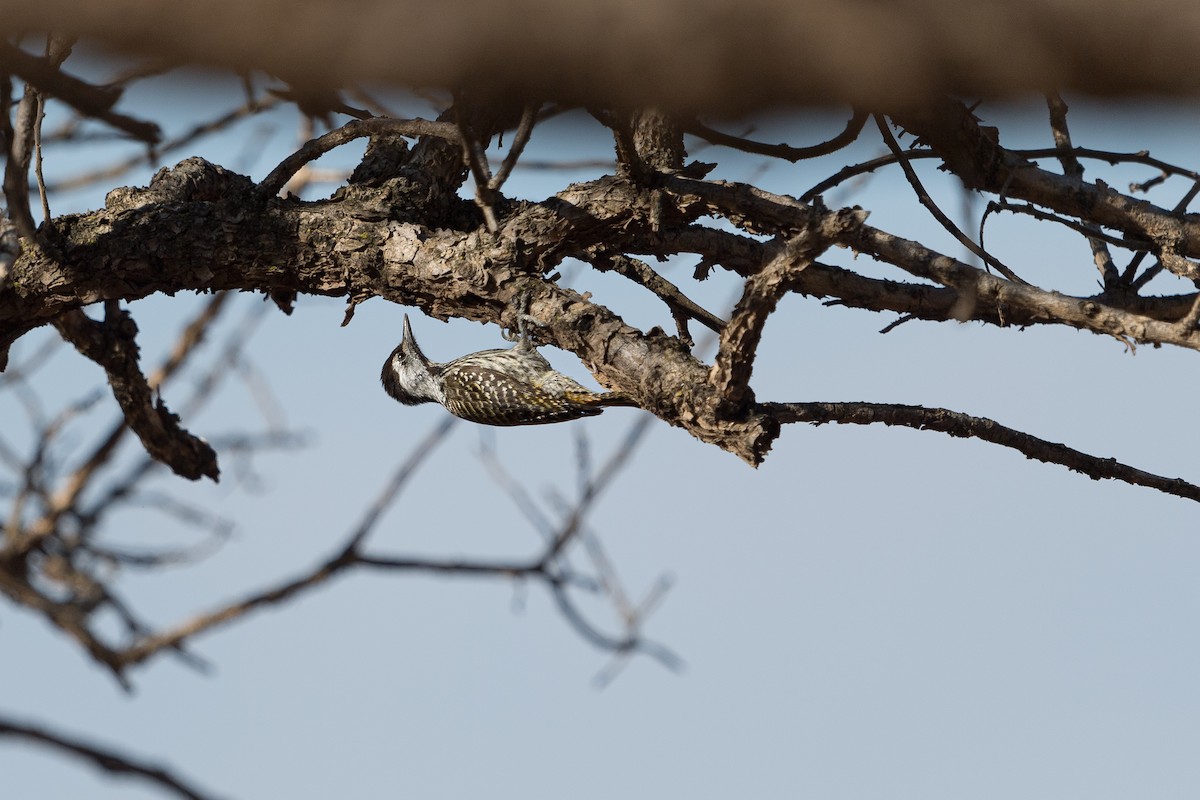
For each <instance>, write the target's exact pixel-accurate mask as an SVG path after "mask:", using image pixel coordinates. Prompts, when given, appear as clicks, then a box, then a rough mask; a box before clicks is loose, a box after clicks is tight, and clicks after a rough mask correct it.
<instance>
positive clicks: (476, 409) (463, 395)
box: [443, 365, 601, 425]
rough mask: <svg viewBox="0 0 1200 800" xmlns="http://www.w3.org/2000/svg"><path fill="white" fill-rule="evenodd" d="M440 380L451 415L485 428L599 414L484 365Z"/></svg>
mask: <svg viewBox="0 0 1200 800" xmlns="http://www.w3.org/2000/svg"><path fill="white" fill-rule="evenodd" d="M443 377H444V389H445V393H446V408H447V409H449V410H450V413H452V414H454V415H455V416H457V417H462V418H463V419H466V420H470V421H472V422H482V423H484V424H485V425H541V424H545V423H550V422H564V421H566V420H572V419H578V418H579V417H585V416H591V415H593V414H599V413H600V411H601V409H600V408H599V407H593V406H589V405H586V404H581V403H579V402H577V401H575V400H573V399H572V398H570V397H568V396H566V395H564V394H562V393H554V392H549V391H546V390H544V389H541V388H539V387H538V386H535V385H531V384H528V383H523V382H521V381H516V380H513V379H512V378H510V377H509V376H507V375H505V374H504V373H502V372H498V371H496V370H494V369H488V368H487V367H483V366H477V365H463V366H460V367H459V368H458V369H455V370H452V371H447V372H446V373H445V374H444V376H443ZM581 388H582V387H581ZM585 391H586V390H585Z"/></svg>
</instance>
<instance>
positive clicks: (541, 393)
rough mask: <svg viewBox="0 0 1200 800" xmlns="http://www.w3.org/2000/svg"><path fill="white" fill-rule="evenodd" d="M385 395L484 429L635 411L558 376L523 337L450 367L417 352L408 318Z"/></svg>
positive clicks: (613, 396)
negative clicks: (440, 409) (437, 406)
mask: <svg viewBox="0 0 1200 800" xmlns="http://www.w3.org/2000/svg"><path fill="white" fill-rule="evenodd" d="M380 379H381V380H382V381H383V388H384V390H385V391H386V392H387V393H388V394H389V395H391V396H392V397H394V398H395V399H396V400H398V401H400V402H401V403H404V404H405V405H417V404H419V403H441V404H442V405H443V406H445V407H446V410H448V411H449V412H450V413H451V414H453V415H454V416H456V417H461V418H463V419H465V420H469V421H471V422H479V423H482V424H484V425H543V424H546V423H550V422H566V421H568V420H572V419H579V418H580V417H590V416H594V415H596V414H599V413H600V412H602V411H603V410H604V409H605V408H606V407H608V406H631V405H634V403H633V401H632V400H630V399H629V398H627V397H625V396H624V395H621V394H618V393H616V392H593V391H590V390H589V389H587V388H586V387H584V386H581V385H580V384H578V383H576V382H575V381H573V380H571V379H570V378H568V377H567V376H566V375H563V374H562V373H560V372H555V371H554V368H553V367H551V366H550V363H549V362H548V361H546V359H545V358H543V357H542V355H541V354H540V353H539V352H538V351H537V350H536V349H535V348H534V346H533V343H532V342H531V341H530V340H529V338H528V336H524V335H523V336H522V337H521V339H520V341H518V342H517V345H516V346H515V347H513V348H511V349H509V350H483V351H481V352H478V353H471V354H469V355H465V356H462V357H461V358H456V359H454V360H453V361H450V362H448V363H446V364H439V363H437V362H435V361H430V360H429V359H428V358H426V357H425V354H424V353H422V352H421V348H420V347H418V346H417V340H416V339H414V338H413V335H412V328H411V327H410V326H409V323H408V315H407V314H406V315H405V317H404V338H403V340H402V341H401V342H400V344H399V345H397V347H396V349H395V350H393V351H392V353H391V355H389V356H388V359H387V361H385V362H384V364H383V371H382V373H381V374H380Z"/></svg>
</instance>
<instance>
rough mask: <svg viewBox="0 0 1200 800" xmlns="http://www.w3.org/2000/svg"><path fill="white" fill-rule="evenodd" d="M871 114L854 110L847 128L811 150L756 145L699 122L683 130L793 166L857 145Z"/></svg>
mask: <svg viewBox="0 0 1200 800" xmlns="http://www.w3.org/2000/svg"><path fill="white" fill-rule="evenodd" d="M868 116H869V115H868V114H867V112H865V111H860V110H859V109H857V108H856V109H854V113H853V115H852V116H851V117H850V120H849V121H848V122H847V123H846V127H845V129H844V130H843V131H842V132H841V133H839V134H838V135H837V136H834V137H833V138H832V139H830V140H828V141H825V142H821V143H820V144H814V145H810V146H808V147H792V146H790V145H786V144H765V143H763V142H756V141H753V140H751V139H746V138H744V137H742V136H732V135H730V134H728V133H722V132H721V131H718V130H714V129H713V128H710V127H708V126H707V125H705V124H703V123H701V122H700V121H699V120H697V119H692V120H690V121H688V123H687V124H686V125H684V128H683V129H684V131H685V132H687V133H690V134H692V135H693V136H698V137H700V138H701V139H704V140H706V141H709V142H712V143H713V144H719V145H724V146H725V147H731V148H733V149H735V150H741V151H743V152H745V153H754V154H756V155H761V156H770V157H772V158H782V159H784V160H785V161H790V162H792V163H793V164H794V163H796V162H797V161H801V160H803V159H806V158H817V157H818V156H824V155H829V154H830V153H836V152H837V151H838V150H841V149H842V148H843V147H846V146H848V145H850V144H853V143H854V140H855V139H857V138H858V135H859V134H860V133H862V129H863V126H864V125H866V123H867V118H868Z"/></svg>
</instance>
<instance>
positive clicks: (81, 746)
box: [0, 717, 212, 800]
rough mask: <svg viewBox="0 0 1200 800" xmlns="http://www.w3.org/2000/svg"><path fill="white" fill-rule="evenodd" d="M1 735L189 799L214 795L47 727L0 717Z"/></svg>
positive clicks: (161, 770)
mask: <svg viewBox="0 0 1200 800" xmlns="http://www.w3.org/2000/svg"><path fill="white" fill-rule="evenodd" d="M0 736H14V737H17V738H19V739H25V740H27V741H31V742H36V743H37V744H41V745H45V746H47V747H50V748H52V749H55V750H60V751H62V752H65V753H70V754H71V755H75V756H79V757H80V758H82V759H83V760H85V761H89V762H91V763H92V764H93V765H94V766H96V767H99V768H100V769H102V770H105V771H106V772H111V773H114V774H117V775H132V776H135V777H139V778H144V779H146V780H148V781H151V782H152V783H156V784H158V785H159V786H160V787H162V788H164V789H168V790H170V791H172V792H174V793H175V794H177V795H179V796H180V797H186V798H188V800H206V798H211V797H212V795H207V794H204V793H203V792H201V791H200V790H199V789H196V788H194V787H192V786H190V785H188V784H187V783H186V782H185V781H184V780H183V779H182V778H179V777H176V776H175V775H173V774H172V773H171V772H170V771H168V770H167V769H166V768H164V767H160V766H156V765H153V764H147V763H144V762H139V761H137V760H135V759H133V758H130V757H129V756H126V755H123V754H121V753H118V752H116V751H114V750H109V749H108V748H105V747H101V746H99V745H95V744H91V743H89V742H85V741H83V740H82V739H77V738H75V737H73V736H66V735H64V734H61V733H54V732H51V731H48V730H46V729H45V728H40V727H37V726H34V725H29V724H23V723H19V722H16V721H13V720H9V719H4V718H2V717H0Z"/></svg>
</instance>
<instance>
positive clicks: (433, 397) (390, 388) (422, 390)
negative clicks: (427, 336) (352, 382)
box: [379, 314, 442, 406]
mask: <svg viewBox="0 0 1200 800" xmlns="http://www.w3.org/2000/svg"><path fill="white" fill-rule="evenodd" d="M440 367H441V365H440V364H434V363H433V362H432V361H430V360H429V359H428V358H426V357H425V354H424V353H422V352H421V348H420V347H419V346H418V345H417V340H416V339H415V338H414V337H413V333H412V326H410V325H409V324H408V314H405V315H404V338H403V339H401V340H400V344H398V345H396V349H395V350H393V351H392V353H391V355H389V356H388V358H387V361H385V362H383V371H382V372H381V373H380V376H379V378H380V380H381V381H383V389H384V391H386V392H387V393H388V394H390V395H391V396H392V397H394V398H395V399H396V400H399V401H400V402H401V403H404V404H405V405H407V406H415V405H418V404H420V403H429V402H435V403H440V402H442V393H441V390H440V388H439V386H438V382H437V380H436V375H437V373H438V371H439V369H440Z"/></svg>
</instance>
